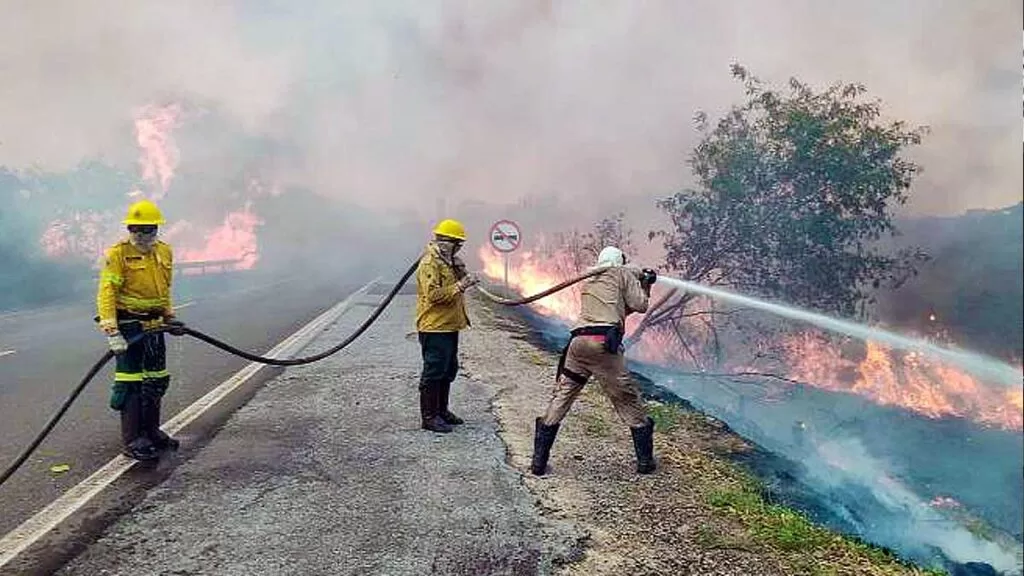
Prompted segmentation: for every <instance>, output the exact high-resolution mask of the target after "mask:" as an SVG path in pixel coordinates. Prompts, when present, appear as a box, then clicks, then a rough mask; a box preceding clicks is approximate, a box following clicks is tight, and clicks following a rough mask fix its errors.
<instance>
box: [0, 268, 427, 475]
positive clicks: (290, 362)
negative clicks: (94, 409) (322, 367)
mask: <svg viewBox="0 0 1024 576" xmlns="http://www.w3.org/2000/svg"><path fill="white" fill-rule="evenodd" d="M418 266H419V260H417V261H416V262H415V263H413V265H412V266H410V267H409V269H408V270H406V272H405V274H404V275H403V276H402V279H401V280H399V281H398V283H397V284H395V286H394V288H392V289H391V292H389V293H388V295H387V297H385V298H384V300H383V301H382V302H381V303H380V304H378V305H377V308H376V309H374V311H373V314H371V315H370V317H369V318H367V319H366V320H365V321H364V322H363V323H362V325H360V326H359V328H357V329H356V331H355V332H353V333H352V334H351V335H350V336H349V337H348V338H345V340H343V341H342V342H341V343H339V344H338V345H336V346H333V347H331V348H330V349H328V350H324V351H323V352H321V353H319V354H314V355H312V356H307V357H305V358H291V359H278V358H265V357H263V356H259V355H256V354H251V353H249V352H246V351H244V350H239V349H238V348H235V347H234V346H231V345H230V344H227V343H225V342H222V341H220V340H218V339H216V338H214V337H213V336H209V335H207V334H204V333H202V332H200V331H199V330H195V329H193V328H189V327H187V326H184V327H180V328H174V327H171V326H160V327H158V328H154V329H151V330H147V331H146V332H145V333H143V334H139V335H137V336H135V337H134V338H132V339H131V340H129V342H128V343H129V345H131V344H134V343H135V342H138V341H139V340H140V339H142V338H143V337H145V336H146V335H149V334H159V333H161V332H169V331H171V330H174V331H175V332H178V331H179V330H180V333H182V334H188V335H189V336H192V337H193V338H196V339H199V340H202V341H203V342H206V343H208V344H211V345H213V346H216V347H217V348H220V349H221V350H224V351H226V352H230V353H231V354H234V355H236V356H240V357H242V358H245V359H246V360H249V361H252V362H258V363H261V364H270V365H272V366H299V365H302V364H310V363H312V362H316V361H318V360H323V359H324V358H327V357H328V356H330V355H332V354H336V353H337V352H339V351H340V350H341V349H342V348H345V347H346V346H348V345H349V344H351V343H352V342H353V341H354V340H355V339H356V338H358V337H359V336H361V335H362V334H363V332H365V331H366V329H367V328H369V327H370V325H371V324H373V323H374V322H375V321H376V320H377V318H378V317H379V316H380V315H381V314H382V313H383V312H384V309H385V308H387V307H388V305H389V304H391V301H392V300H394V299H395V296H396V295H398V291H399V290H401V289H402V287H403V286H405V283H406V282H408V281H409V278H410V277H411V276H412V275H413V274H415V273H416V268H417V267H418ZM113 357H114V353H113V352H111V351H109V350H108V351H107V352H105V353H104V354H103V356H101V357H100V359H99V360H97V361H96V363H95V364H93V365H92V368H90V369H89V371H88V372H86V373H85V376H84V377H83V378H82V380H81V381H80V382H79V383H78V385H77V386H75V388H74V390H72V391H71V395H70V396H68V399H67V400H65V401H64V404H63V405H61V407H60V409H59V410H57V412H56V413H55V414H54V415H53V416H52V417H51V418H50V420H49V422H47V423H46V426H44V427H43V430H42V431H41V432H40V433H39V434H38V435H37V436H36V437H35V439H33V440H32V442H31V443H30V444H29V445H28V446H27V447H26V448H25V450H24V451H23V452H22V453H21V455H19V456H18V457H17V458H16V459H15V460H14V462H12V463H11V465H10V466H8V467H7V468H6V469H5V470H4V471H3V474H0V486H2V485H3V484H4V482H6V481H7V479H8V478H10V477H11V476H13V475H14V473H15V472H17V471H18V469H19V468H20V467H21V466H22V464H24V463H25V461H26V460H28V458H29V456H31V455H32V453H33V452H35V450H36V448H38V447H39V445H40V444H42V443H43V440H45V439H46V437H47V436H48V435H49V434H50V432H51V431H52V430H53V428H54V427H55V426H56V425H57V422H59V421H60V419H61V418H62V417H63V416H64V414H65V413H66V412H67V411H68V408H70V407H71V405H72V404H73V403H74V402H75V400H76V399H77V398H78V396H79V395H80V394H81V393H82V390H84V389H85V387H86V385H88V384H89V382H90V381H91V380H92V379H93V378H95V377H96V374H98V373H99V371H100V370H101V369H102V368H103V366H105V365H106V364H107V362H110V359H111V358H113Z"/></svg>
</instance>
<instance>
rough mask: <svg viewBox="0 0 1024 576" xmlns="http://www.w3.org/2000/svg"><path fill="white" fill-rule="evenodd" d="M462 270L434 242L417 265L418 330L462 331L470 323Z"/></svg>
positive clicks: (429, 245) (428, 246)
mask: <svg viewBox="0 0 1024 576" xmlns="http://www.w3.org/2000/svg"><path fill="white" fill-rule="evenodd" d="M458 281H459V278H458V273H457V272H456V270H455V268H454V266H453V265H452V264H449V263H448V262H445V260H444V258H443V257H442V256H441V252H440V250H439V249H438V247H437V245H436V244H434V243H433V242H431V243H430V244H428V245H427V250H426V253H425V254H424V255H423V258H421V259H420V264H419V267H418V268H417V269H416V330H417V331H419V332H458V331H459V330H462V329H464V328H466V327H467V326H469V316H468V315H467V314H466V302H465V299H464V298H463V295H462V291H461V290H459V288H458Z"/></svg>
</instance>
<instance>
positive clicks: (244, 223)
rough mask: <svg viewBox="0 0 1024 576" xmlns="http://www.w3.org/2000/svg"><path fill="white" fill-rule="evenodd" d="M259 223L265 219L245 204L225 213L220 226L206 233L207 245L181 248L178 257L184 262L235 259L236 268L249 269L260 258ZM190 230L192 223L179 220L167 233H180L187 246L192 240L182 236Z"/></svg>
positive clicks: (178, 234) (182, 241) (170, 236)
mask: <svg viewBox="0 0 1024 576" xmlns="http://www.w3.org/2000/svg"><path fill="white" fill-rule="evenodd" d="M260 224H263V220H262V219H260V217H259V216H257V215H256V214H255V213H254V212H252V207H251V205H250V204H249V203H246V205H245V208H243V209H242V210H238V211H235V212H231V213H230V214H228V215H227V216H225V217H224V222H223V223H222V224H221V225H220V226H218V227H217V228H215V229H213V230H212V231H210V232H208V233H207V234H206V235H205V240H206V244H205V245H204V246H202V247H200V248H188V247H186V248H179V249H178V250H177V252H178V254H179V256H178V259H179V260H181V261H185V262H192V261H210V260H235V261H236V262H235V263H234V265H233V267H234V269H235V270H248V269H250V268H252V267H253V266H254V265H255V264H256V261H257V260H259V250H258V244H257V239H256V227H257V226H259V225H260ZM191 229H192V225H191V224H189V223H188V222H179V223H178V224H177V225H175V226H174V227H173V228H172V229H171V230H169V231H168V233H167V236H168V237H169V238H172V237H173V238H177V237H179V236H181V237H182V238H181V240H179V241H178V242H179V243H184V244H185V245H186V246H188V244H189V239H188V238H187V237H185V236H183V235H184V234H185V233H186V232H190V231H191ZM193 244H194V243H193Z"/></svg>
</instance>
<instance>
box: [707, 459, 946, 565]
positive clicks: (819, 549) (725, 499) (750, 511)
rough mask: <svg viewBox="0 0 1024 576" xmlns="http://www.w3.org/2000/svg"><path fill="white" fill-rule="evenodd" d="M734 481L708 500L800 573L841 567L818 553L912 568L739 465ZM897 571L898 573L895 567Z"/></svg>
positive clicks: (711, 494) (713, 493)
mask: <svg viewBox="0 0 1024 576" xmlns="http://www.w3.org/2000/svg"><path fill="white" fill-rule="evenodd" d="M730 484H731V485H729V486H726V487H723V488H719V489H715V490H712V491H710V492H709V493H708V494H707V502H708V504H709V505H710V506H711V507H712V508H714V509H716V510H719V511H722V512H725V513H727V514H729V515H731V516H733V517H735V518H737V519H738V520H739V521H740V522H741V523H742V524H743V525H744V526H745V527H746V528H747V530H748V531H749V533H750V536H751V537H752V538H753V539H754V540H755V541H756V542H758V543H760V544H762V545H765V546H768V547H770V548H774V549H776V550H779V551H781V552H783V553H785V554H786V556H787V557H788V558H789V561H790V564H791V567H792V568H793V569H794V570H796V571H797V572H798V573H800V574H808V575H812V576H818V575H821V576H825V575H828V574H836V573H837V571H836V568H834V567H833V566H830V565H829V564H828V563H823V562H821V561H820V560H819V558H828V557H837V556H838V557H847V556H855V557H856V556H859V557H862V558H865V559H867V560H868V561H869V562H870V563H871V564H872V565H873V566H875V567H877V568H878V569H879V570H881V572H879V573H890V572H889V571H890V570H892V571H895V570H899V569H905V568H907V567H910V565H909V564H907V563H905V562H903V561H901V560H900V559H899V558H897V557H896V556H895V555H893V554H892V553H891V552H890V551H888V550H885V549H882V548H879V547H877V546H873V545H871V544H868V543H866V542H864V541H862V540H859V539H856V538H851V537H845V536H841V535H838V534H836V533H834V532H832V531H830V530H828V529H827V528H824V527H821V526H817V525H815V524H813V523H812V522H811V521H810V520H809V519H808V518H807V517H806V516H804V515H803V514H801V513H799V512H797V511H794V510H792V509H790V508H787V507H785V506H780V505H778V504H773V503H771V502H769V501H768V500H766V498H765V496H764V493H763V486H762V485H761V483H760V482H759V481H758V480H757V479H756V478H754V477H753V476H751V475H749V474H747V473H746V472H744V471H742V470H738V469H737V470H736V474H735V476H734V477H733V478H732V482H731V483H730ZM918 571H919V573H920V574H925V575H929V576H941V575H944V574H946V572H945V571H944V570H937V569H924V568H921V569H918ZM893 573H894V572H893Z"/></svg>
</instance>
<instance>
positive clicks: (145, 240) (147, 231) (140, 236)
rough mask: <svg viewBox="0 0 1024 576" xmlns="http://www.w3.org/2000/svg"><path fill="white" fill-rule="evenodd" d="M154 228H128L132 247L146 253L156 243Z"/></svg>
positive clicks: (141, 226)
mask: <svg viewBox="0 0 1024 576" xmlns="http://www.w3.org/2000/svg"><path fill="white" fill-rule="evenodd" d="M156 232H157V227H156V226H144V225H132V226H129V227H128V237H129V240H131V243H132V245H133V246H135V247H136V248H138V249H139V250H142V251H143V252H148V251H149V250H150V249H152V248H153V244H155V243H156Z"/></svg>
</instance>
